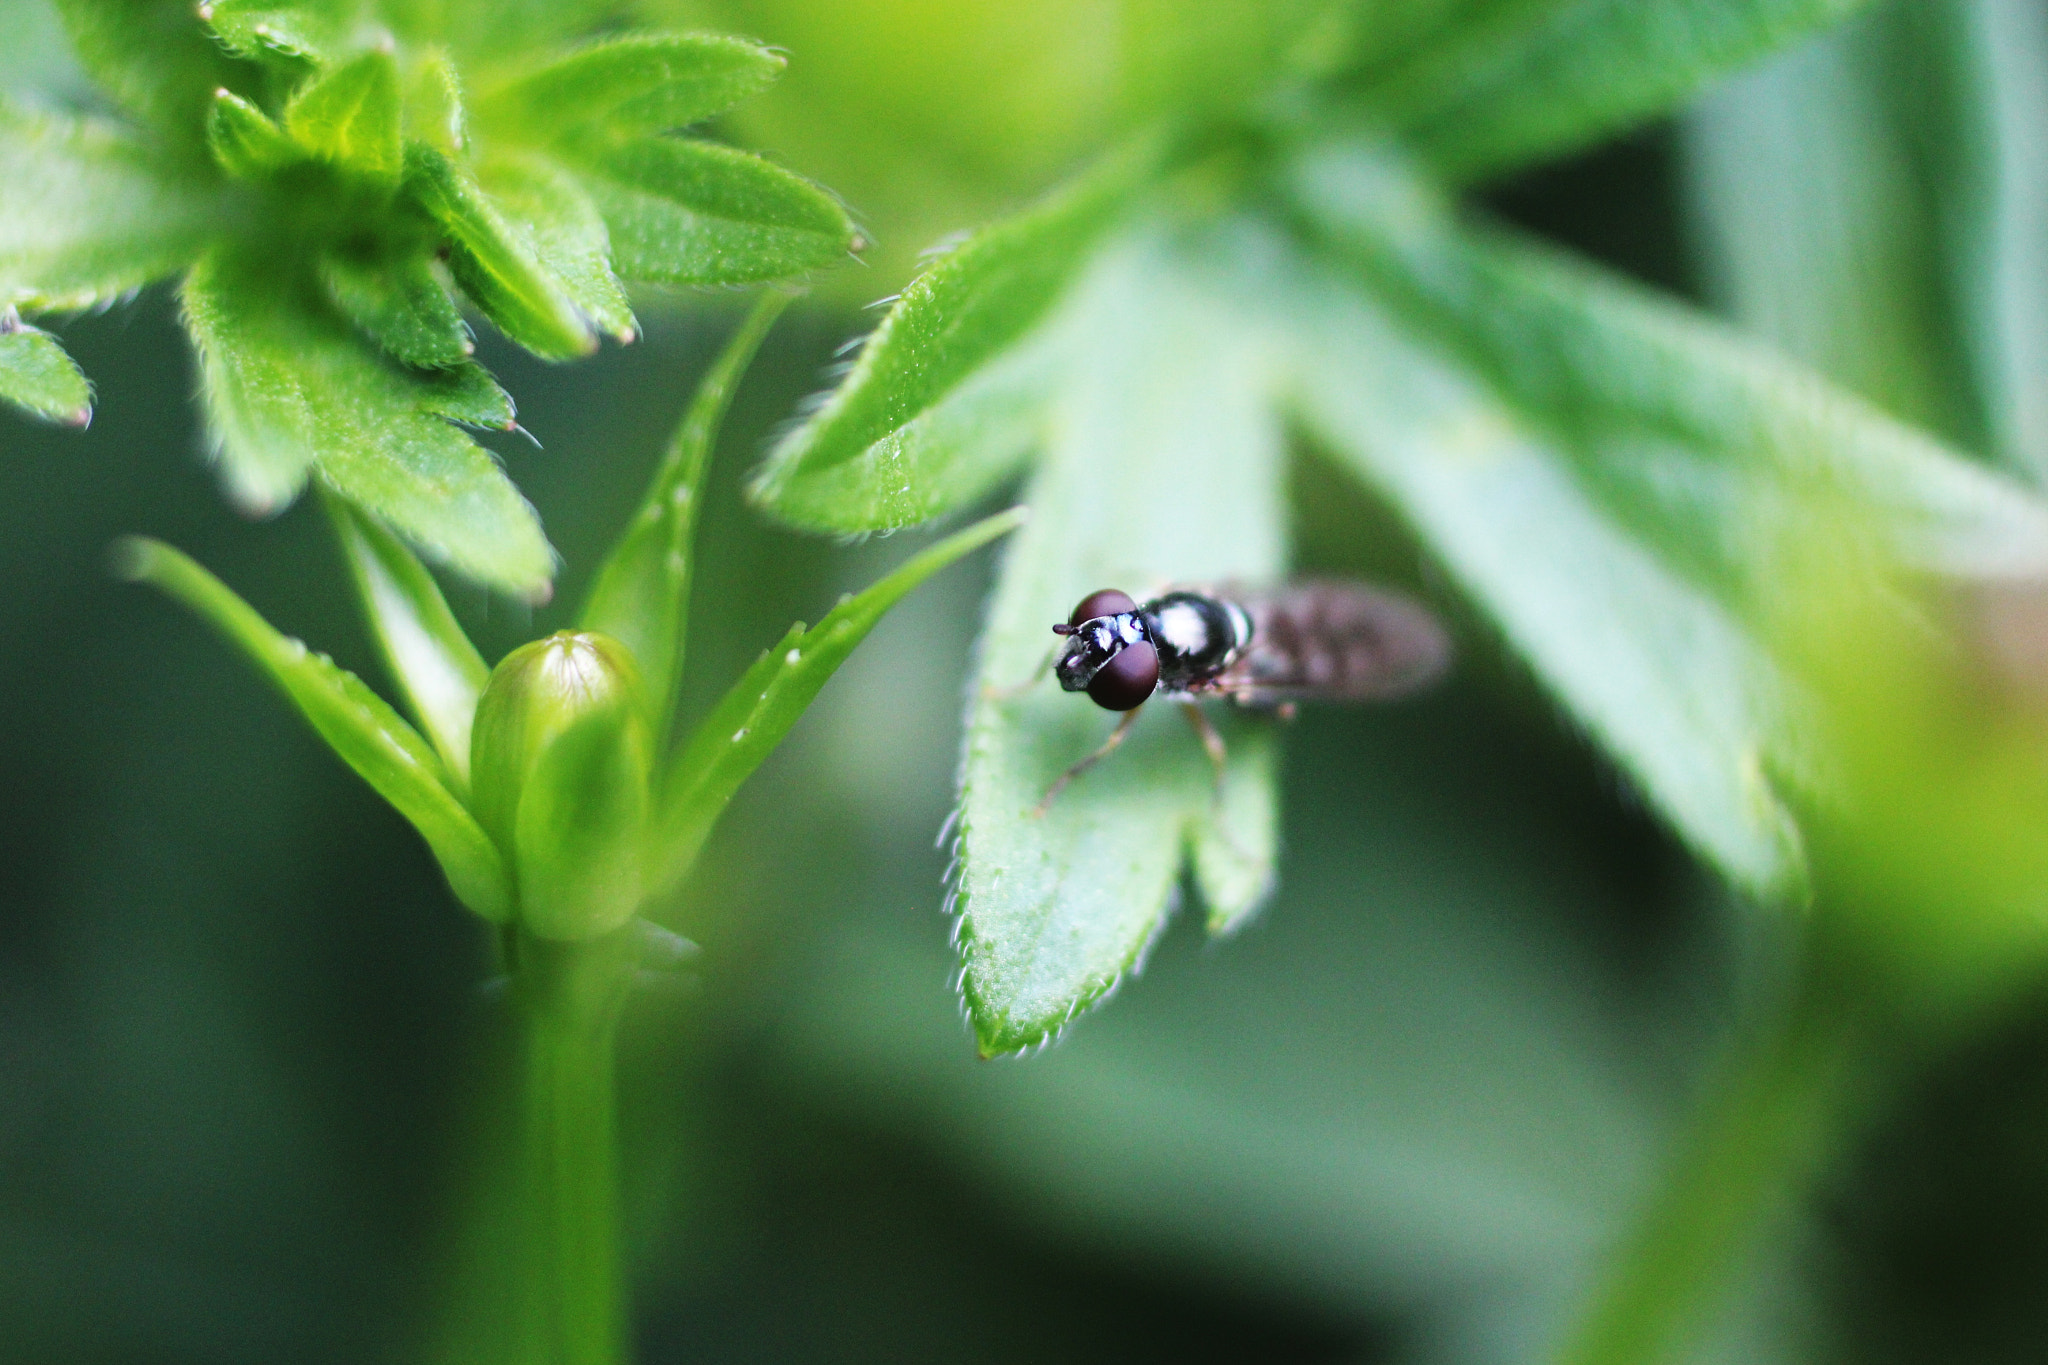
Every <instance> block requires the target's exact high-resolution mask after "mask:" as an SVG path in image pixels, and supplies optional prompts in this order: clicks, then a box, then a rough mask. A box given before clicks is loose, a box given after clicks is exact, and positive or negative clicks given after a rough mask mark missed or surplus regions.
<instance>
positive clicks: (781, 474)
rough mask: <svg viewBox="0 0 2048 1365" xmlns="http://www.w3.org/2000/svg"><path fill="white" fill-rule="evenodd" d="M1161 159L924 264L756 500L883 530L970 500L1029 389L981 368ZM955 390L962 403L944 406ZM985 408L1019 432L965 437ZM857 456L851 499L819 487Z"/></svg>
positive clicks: (1134, 164)
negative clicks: (985, 439)
mask: <svg viewBox="0 0 2048 1365" xmlns="http://www.w3.org/2000/svg"><path fill="white" fill-rule="evenodd" d="M1151 164H1152V162H1151V155H1150V154H1149V152H1147V151H1144V150H1140V151H1137V152H1132V153H1128V154H1126V155H1125V156H1123V157H1121V158H1118V159H1116V160H1113V161H1112V162H1110V163H1108V164H1106V165H1104V166H1103V167H1101V168H1099V169H1098V170H1097V171H1096V172H1095V173H1093V174H1092V175H1090V176H1088V177H1085V178H1084V179H1083V180H1081V181H1080V182H1079V183H1077V184H1075V185H1073V186H1070V187H1069V188H1068V189H1066V190H1065V191H1063V192H1061V193H1060V194H1058V195H1055V196H1054V197H1053V198H1052V199H1050V200H1049V201H1047V202H1046V203H1044V204H1042V205H1040V206H1039V207H1037V208H1035V209H1033V210H1031V211H1030V212H1027V213H1025V214H1023V215H1022V216H1020V217H1017V218H1014V219H1011V220H1009V221H1008V222H1005V223H1003V224H1002V225H1000V226H998V227H995V228H991V229H990V230H989V231H987V232H985V233H983V234H982V235H981V236H979V237H977V238H975V239H973V240H971V241H969V242H968V243H967V244H966V245H964V246H962V247H960V248H959V249H957V250H955V251H953V252H951V253H950V254H948V255H947V256H945V257H944V258H943V259H941V260H940V261H939V262H938V263H937V264H936V265H934V266H933V267H932V268H931V269H929V270H927V271H926V272H925V273H924V274H922V275H920V276H919V277H918V278H917V279H916V280H915V281H913V282H912V283H911V285H910V287H909V288H908V289H906V290H905V291H904V293H903V297H902V298H901V299H900V300H898V301H897V303H896V305H895V306H894V307H893V308H891V309H890V310H889V314H888V316H887V317H885V318H883V319H882V324H881V326H880V327H878V328H876V330H875V333H874V335H873V336H871V337H870V338H868V341H867V344H866V346H865V347H863V348H862V350H861V354H860V359H859V360H858V361H857V362H856V363H855V364H854V367H853V371H852V373H851V374H849V375H848V376H847V378H846V381H845V382H844V383H843V384H841V385H840V386H839V387H838V388H837V389H836V390H834V392H833V394H832V397H831V399H830V400H829V401H828V402H827V403H826V404H825V406H824V407H823V408H821V409H819V411H818V413H817V415H816V416H814V417H812V418H811V419H810V420H809V421H808V422H806V423H804V425H803V426H801V427H799V428H797V429H796V430H795V431H794V432H792V433H791V434H790V435H789V436H788V437H787V438H785V439H784V440H783V441H782V442H781V443H780V444H778V445H777V446H776V448H775V450H774V451H773V452H772V453H771V454H770V455H769V457H768V461H767V463H766V464H765V465H764V466H763V467H762V469H761V472H760V474H759V475H758V476H757V477H756V479H755V481H754V485H753V489H752V492H753V497H754V499H755V501H756V502H758V503H759V504H760V505H761V506H763V507H764V508H766V509H767V510H768V511H770V512H773V513H775V514H776V515H778V516H783V517H786V518H788V519H790V520H792V521H795V522H796V523H797V524H798V525H803V526H811V527H816V528H818V529H829V530H835V531H852V530H886V529H889V528H892V527H896V526H902V525H907V524H910V523H911V522H914V521H916V520H920V519H922V518H923V517H927V516H931V515H934V514H936V513H938V512H941V511H944V510H946V509H947V508H949V507H952V506H958V505H961V504H962V503H965V502H967V501H971V500H972V499H973V498H974V497H976V496H978V495H980V494H982V493H985V492H986V491H987V490H988V489H989V488H990V487H991V486H993V485H994V484H995V483H997V482H1000V481H1001V479H1002V478H1003V477H1005V476H1006V475H1008V474H1010V473H1012V472H1014V471H1015V469H1016V468H1017V465H1018V463H1019V461H1020V459H1021V457H1022V455H1023V454H1024V451H1023V449H1022V448H1021V445H1020V442H1019V441H1018V440H1017V439H1016V438H1015V433H1016V432H1018V431H1019V430H1020V428H1021V426H1022V423H1021V422H1019V421H1018V420H1016V414H1017V412H1018V409H1019V408H1022V407H1028V404H1029V399H1028V397H1026V396H1024V395H1028V394H1029V392H1030V390H1031V389H1032V387H1033V385H1032V384H1031V383H1030V382H1029V381H1028V380H1026V381H1024V382H1023V383H1022V385H1021V389H1022V394H1020V392H1019V386H1018V384H1017V382H1016V381H1017V372H1016V371H1014V370H1013V371H1010V372H1008V373H1007V374H1005V375H1002V376H1000V377H998V378H995V379H978V377H979V376H983V375H985V374H988V373H990V372H991V367H992V366H994V365H995V363H996V362H997V361H998V360H999V359H1001V358H1002V357H1004V355H1005V353H1007V352H1009V351H1011V350H1012V348H1014V347H1016V346H1017V345H1018V344H1019V343H1020V342H1022V341H1024V340H1025V339H1026V338H1027V337H1028V336H1029V335H1030V334H1031V331H1032V329H1033V328H1034V327H1035V326H1036V325H1037V324H1038V323H1039V322H1040V321H1041V320H1042V319H1044V318H1045V316H1046V315H1047V313H1048V312H1049V310H1050V309H1051V308H1052V306H1053V304H1054V303H1055V302H1056V301H1057V300H1058V298H1059V297H1060V295H1061V294H1062V293H1063V292H1064V291H1065V290H1066V288H1067V287H1068V285H1069V284H1070V283H1071V282H1072V280H1073V279H1074V277H1075V276H1076V275H1077V274H1078V273H1080V271H1081V270H1082V268H1083V267H1084V266H1085V263H1086V260H1087V258H1088V256H1089V254H1090V252H1091V250H1092V248H1093V247H1094V245H1095V243H1096V241H1097V240H1098V238H1099V237H1100V236H1101V235H1102V234H1103V232H1104V231H1105V230H1106V229H1107V228H1108V227H1109V226H1110V225H1111V224H1113V223H1114V222H1115V221H1116V219H1117V217H1118V215H1119V214H1120V212H1121V211H1122V209H1123V208H1124V206H1125V204H1126V202H1127V201H1128V200H1129V198H1130V196H1131V193H1132V190H1133V188H1134V186H1135V185H1136V184H1137V183H1140V182H1142V180H1143V178H1144V176H1145V174H1146V172H1147V171H1148V170H1149V168H1150V166H1151ZM613 228H614V236H615V237H617V236H618V235H619V234H618V229H617V223H616V221H614V225H613ZM622 268H623V267H622ZM629 273H630V272H629ZM1024 368H1025V369H1026V370H1028V369H1029V366H1028V365H1027V366H1025V367H1024ZM970 385H975V386H976V387H975V388H974V389H973V390H972V391H971V392H967V393H965V394H963V390H968V388H969V386H970ZM991 389H992V390H993V393H991V392H990V390H991ZM956 394H962V395H963V396H962V407H963V408H964V409H965V411H964V412H959V413H954V414H942V413H940V412H939V411H938V409H940V407H941V405H942V404H944V403H945V402H946V400H948V399H949V398H952V397H954V396H955V395H956ZM989 410H994V411H999V412H1002V413H1003V414H1005V417H1004V419H1003V420H1000V421H999V422H997V423H996V425H999V426H1001V427H1002V429H1003V430H1004V432H1005V433H1006V434H1009V435H1010V439H1007V440H1004V441H1000V442H992V443H991V444H990V446H989V447H986V448H984V447H982V446H980V444H979V442H977V441H975V440H972V439H963V438H968V437H969V436H970V434H971V432H972V429H973V427H974V426H975V425H977V424H978V422H977V418H978V416H979V414H980V413H982V412H984V411H989ZM855 462H860V466H861V469H860V472H859V473H858V474H856V475H854V476H853V477H852V478H851V479H850V480H848V481H847V482H848V483H850V485H851V486H850V487H849V488H848V489H847V492H848V496H847V497H846V499H845V502H844V503H843V504H841V503H839V502H837V501H836V500H831V499H827V498H821V497H820V496H818V494H817V492H816V491H815V490H816V487H817V481H818V480H821V479H825V478H830V477H833V474H834V471H837V470H839V469H840V467H841V466H853V465H854V463H855ZM956 462H957V463H956ZM840 477H842V478H843V477H844V476H840ZM842 486H845V485H842ZM899 489H900V490H902V492H901V493H900V494H899V493H898V492H897V491H896V490H899ZM885 490H886V491H885ZM926 490H934V491H929V492H928V491H926ZM939 490H942V491H939ZM878 494H879V496H878Z"/></svg>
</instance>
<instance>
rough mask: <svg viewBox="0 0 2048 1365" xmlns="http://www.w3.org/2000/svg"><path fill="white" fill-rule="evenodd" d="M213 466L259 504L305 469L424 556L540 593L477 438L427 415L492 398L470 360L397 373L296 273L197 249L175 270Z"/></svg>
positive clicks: (279, 499)
mask: <svg viewBox="0 0 2048 1365" xmlns="http://www.w3.org/2000/svg"><path fill="white" fill-rule="evenodd" d="M184 303H185V316H186V323H187V326H188V328H189V329H190V331H191V333H192V336H193V339H194V341H195V342H196V343H197V345H198V347H199V354H200V363H201V372H202V374H203V376H204V378H205V381H206V398H207V408H208V412H209V414H210V417H211V420H212V426H213V431H214V439H215V441H216V443H217V445H218V448H219V451H220V457H221V463H222V470H223V473H224V475H225V476H226V478H227V482H228V486H229V489H230V491H232V492H233V493H234V494H235V495H236V497H237V498H239V499H240V500H241V501H242V502H244V503H245V504H247V505H249V506H251V507H253V508H255V509H258V510H271V509H275V508H277V507H279V506H281V505H282V504H283V503H285V502H287V501H289V500H290V499H291V498H292V497H294V496H296V494H297V492H298V490H299V488H300V487H301V486H302V485H303V484H304V482H305V478H306V476H307V474H308V472H309V471H312V470H316V469H317V471H318V472H319V475H320V477H321V478H322V479H323V480H324V481H325V482H326V483H327V484H328V485H329V486H330V487H332V488H334V489H335V490H336V491H338V492H340V493H342V494H344V495H346V496H348V497H349V498H352V499H353V500H355V501H356V502H357V503H359V504H361V505H362V506H363V507H365V508H366V509H368V510H369V511H371V512H374V513H375V514H377V515H378V516H380V517H382V518H383V519H384V520H385V521H387V522H388V523H390V525H391V526H392V527H393V528H394V529H396V530H398V531H399V532H401V533H402V534H404V535H405V536H406V537H407V538H408V539H410V540H412V541H413V542H414V543H415V544H418V545H419V546H421V547H422V548H423V549H425V550H427V551H428V552H429V553H430V554H432V555H434V556H435V557H437V558H441V559H445V560H447V561H448V562H449V563H451V564H452V565H454V567H455V568H457V569H458V570H460V571H461V572H463V573H465V574H468V575H470V576H471V577H474V578H478V579H481V580H483V581H484V582H486V583H489V584H491V585H493V586H496V587H500V588H503V589H505V590H506V591H509V592H513V593H517V594H520V595H522V596H527V597H532V596H536V595H539V594H544V593H545V592H546V590H547V584H548V579H549V577H550V576H551V573H552V570H553V554H552V552H551V551H550V550H549V548H548V544H547V541H546V539H545V538H544V537H543V536H542V535H541V531H540V525H539V523H538V521H537V520H536V519H535V517H534V515H533V509H532V508H531V507H529V506H527V504H526V502H525V501H524V500H523V499H522V498H521V497H520V496H519V494H518V491H517V490H516V489H514V488H513V487H512V484H511V481H510V480H508V479H507V478H506V477H505V474H504V471H502V470H501V469H499V468H498V465H497V463H496V461H494V460H493V459H492V458H491V456H490V455H489V453H488V452H486V451H484V450H482V449H480V448H479V447H478V446H477V445H476V444H475V443H474V442H473V441H471V440H470V439H469V438H468V437H467V436H464V435H463V434H462V433H461V432H459V431H457V430H456V429H455V428H453V427H451V426H450V425H448V423H447V421H444V420H443V419H442V417H441V416H440V415H437V414H443V413H450V414H452V415H455V416H456V417H457V418H458V420H464V421H468V420H472V419H473V418H475V417H478V416H485V415H490V410H491V409H492V408H493V407H494V406H496V405H498V404H500V403H502V397H501V396H497V397H494V395H496V393H497V391H496V386H495V385H493V384H491V383H490V382H489V380H488V378H487V377H484V376H483V375H482V373H481V371H476V370H474V367H462V368H460V369H457V370H455V371H452V372H448V373H447V374H446V375H428V376H421V375H418V374H413V373H408V372H406V371H403V370H401V369H399V368H397V367H396V366H394V365H392V364H390V363H388V362H386V361H384V360H382V359H380V358H379V357H378V356H377V354H376V353H375V352H374V351H372V350H371V349H369V347H368V346H366V345H365V344H364V343H363V342H361V341H360V340H358V339H357V338H356V337H355V336H354V335H353V334H352V333H351V332H350V331H349V330H348V328H347V326H346V325H345V324H344V323H343V322H342V321H341V319H340V318H338V317H335V316H333V315H332V314H331V313H330V312H329V311H328V310H327V308H326V307H325V304H324V301H323V300H321V299H319V298H318V297H317V296H316V295H314V294H313V293H312V291H311V290H310V288H308V287H307V286H306V285H305V284H302V283H300V282H299V281H298V280H297V279H296V277H294V276H290V275H285V276H277V275H273V274H271V273H269V272H268V271H267V270H266V269H265V268H264V267H263V266H262V265H261V264H260V263H252V262H246V261H240V260H237V259H234V258H231V257H228V256H226V255H222V254H216V255H213V256H209V257H208V258H207V259H206V260H205V261H202V262H201V263H200V264H199V266H197V267H196V268H194V270H193V271H192V273H191V275H190V276H188V277H187V280H186V284H185V292H184Z"/></svg>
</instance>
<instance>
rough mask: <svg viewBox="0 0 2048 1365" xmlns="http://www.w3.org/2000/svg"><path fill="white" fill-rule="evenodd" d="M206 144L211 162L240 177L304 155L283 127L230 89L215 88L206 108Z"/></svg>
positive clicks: (273, 169)
mask: <svg viewBox="0 0 2048 1365" xmlns="http://www.w3.org/2000/svg"><path fill="white" fill-rule="evenodd" d="M206 146H207V149H208V150H209V151H211V152H212V153H213V159H214V163H215V164H216V165H218V166H219V167H220V168H221V169H222V170H224V171H226V172H227V173H228V174H229V175H232V176H234V177H236V178H237V179H241V180H249V179H255V178H257V177H261V176H267V175H270V174H273V173H274V172H276V171H280V170H282V169H284V168H285V167H286V166H290V165H292V164H294V163H296V162H300V161H303V160H305V159H306V156H305V153H304V152H303V151H301V150H300V148H299V146H298V144H296V143H294V142H293V141H292V140H291V139H290V138H289V137H286V136H285V132H284V129H282V128H280V127H278V126H277V125H276V124H275V123H273V122H271V119H270V115H268V114H266V113H264V112H263V111H262V110H261V109H259V108H257V107H256V106H255V105H254V104H252V103H250V102H249V101H248V100H245V99H243V98H242V97H241V96H240V95H237V94H235V93H234V92H233V91H232V90H216V91H215V92H214V94H213V105H212V107H211V108H209V109H208V110H207V111H206Z"/></svg>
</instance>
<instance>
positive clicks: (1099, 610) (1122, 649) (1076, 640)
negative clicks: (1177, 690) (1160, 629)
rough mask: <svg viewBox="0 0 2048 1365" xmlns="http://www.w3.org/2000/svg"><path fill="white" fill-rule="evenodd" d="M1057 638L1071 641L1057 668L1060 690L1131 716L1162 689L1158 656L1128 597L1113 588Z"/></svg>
mask: <svg viewBox="0 0 2048 1365" xmlns="http://www.w3.org/2000/svg"><path fill="white" fill-rule="evenodd" d="M1053 632H1054V633H1055V634H1057V635H1064V636H1066V637H1067V647H1066V648H1065V649H1063V650H1061V651H1060V656H1059V659H1058V660H1057V661H1056V662H1055V663H1054V664H1053V672H1054V673H1055V674H1057V675H1058V677H1059V680H1060V686H1061V687H1062V688H1064V689H1066V690H1067V691H1069V692H1086V693H1087V694H1088V697H1089V699H1090V700H1091V701H1093V702H1094V703H1095V704H1096V705H1097V706H1100V707H1102V708H1103V709H1104V710H1108V711H1129V710H1132V709H1134V708H1136V707H1138V706H1141V705H1143V704H1144V701H1145V699H1146V698H1147V697H1149V696H1151V695H1152V692H1153V690H1154V689H1155V688H1157V687H1158V686H1159V651H1158V650H1157V649H1156V648H1154V646H1153V643H1152V641H1151V640H1150V639H1149V638H1148V636H1147V633H1146V629H1145V623H1144V619H1143V617H1142V616H1140V615H1139V612H1138V604H1137V603H1136V602H1135V601H1133V600H1132V599H1131V598H1130V597H1129V596H1128V595H1127V594H1125V593H1120V592H1117V591H1116V590H1115V589H1113V588H1112V589H1105V590H1103V591H1101V592H1092V593H1090V594H1088V595H1087V596H1086V597H1084V598H1082V599H1081V601H1080V604H1079V605H1078V606H1076V607H1075V608H1074V612H1073V615H1072V616H1070V617H1068V618H1067V619H1066V620H1065V621H1064V622H1062V623H1061V624H1059V625H1056V626H1054V627H1053Z"/></svg>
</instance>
